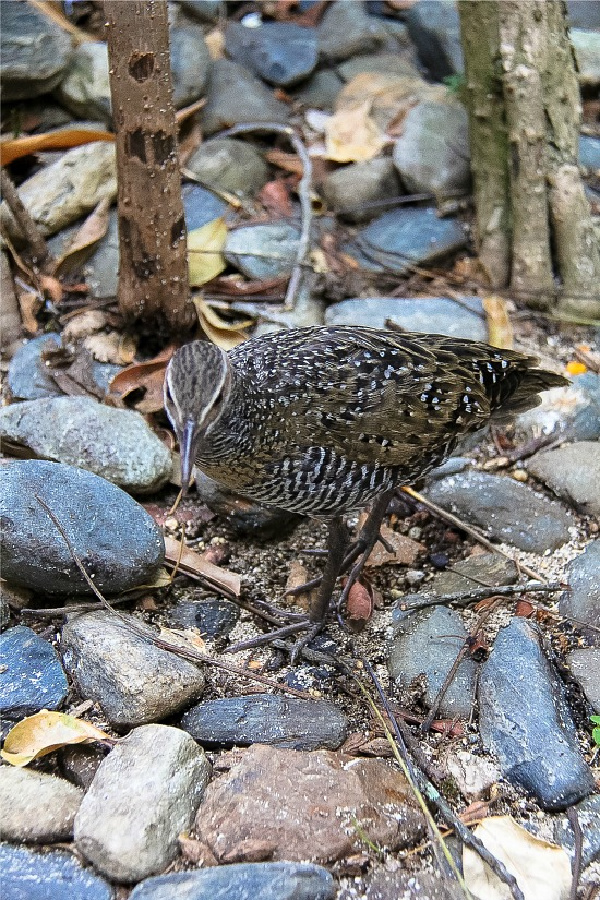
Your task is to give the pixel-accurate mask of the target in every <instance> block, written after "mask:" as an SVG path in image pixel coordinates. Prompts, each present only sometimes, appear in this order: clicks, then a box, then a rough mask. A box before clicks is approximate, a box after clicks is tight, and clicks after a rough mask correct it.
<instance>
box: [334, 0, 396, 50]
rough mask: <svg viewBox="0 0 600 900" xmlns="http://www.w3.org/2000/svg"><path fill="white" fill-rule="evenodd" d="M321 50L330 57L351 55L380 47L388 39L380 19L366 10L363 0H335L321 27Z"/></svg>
mask: <svg viewBox="0 0 600 900" xmlns="http://www.w3.org/2000/svg"><path fill="white" fill-rule="evenodd" d="M318 37H319V52H320V54H321V56H324V57H325V58H326V59H328V60H337V59H348V57H349V56H354V55H355V54H356V53H369V52H371V51H373V50H377V48H378V47H380V46H381V45H382V44H383V43H384V42H385V39H386V31H385V28H384V27H383V25H382V24H381V22H380V21H379V20H377V19H376V18H374V17H373V16H368V15H367V14H366V13H365V10H364V6H363V4H362V3H333V4H331V6H329V8H328V9H327V11H326V13H325V15H324V16H323V20H322V22H321V24H320V26H319V29H318Z"/></svg>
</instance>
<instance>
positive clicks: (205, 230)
mask: <svg viewBox="0 0 600 900" xmlns="http://www.w3.org/2000/svg"><path fill="white" fill-rule="evenodd" d="M226 240H227V226H226V224H225V219H224V218H223V217H222V216H221V217H219V218H218V219H213V220H212V222H207V223H206V225H203V226H202V227H201V228H196V229H194V231H190V232H189V234H188V254H189V270H190V287H202V285H203V284H206V282H207V281H211V280H212V279H213V278H216V277H217V275H220V274H221V272H222V271H223V269H224V268H225V266H226V265H227V263H226V261H225V255H224V251H225V241H226Z"/></svg>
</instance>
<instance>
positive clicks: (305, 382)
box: [165, 326, 567, 625]
mask: <svg viewBox="0 0 600 900" xmlns="http://www.w3.org/2000/svg"><path fill="white" fill-rule="evenodd" d="M536 362H537V360H536V359H535V358H534V357H531V356H525V355H523V354H521V353H517V352H514V351H510V350H497V349H495V348H494V347H490V346H488V345H487V344H483V343H479V342H475V341H468V340H462V339H459V338H451V337H444V336H441V335H435V334H397V333H395V332H391V331H380V330H377V329H371V328H361V327H352V326H348V327H342V326H340V327H322V328H320V327H317V328H299V329H292V330H289V331H285V332H277V333H273V334H267V335H264V336H262V337H258V338H253V339H252V340H249V341H246V342H245V343H243V344H240V345H239V346H238V347H236V348H235V349H234V350H232V351H230V352H229V353H225V352H224V351H223V350H220V349H219V348H218V347H216V346H214V345H213V344H210V343H208V342H206V341H194V342H193V343H190V344H187V345H185V346H183V347H181V349H179V350H177V352H176V353H175V354H174V355H173V358H172V359H171V362H170V363H169V366H168V369H167V374H166V379H165V407H166V410H167V413H168V416H169V418H170V420H171V423H172V425H173V428H174V430H175V433H176V435H177V437H178V439H179V443H180V447H181V468H182V483H183V485H184V488H186V487H187V486H188V484H189V481H190V476H191V470H192V466H193V465H194V463H195V464H196V465H197V466H199V468H200V469H202V471H203V472H205V473H206V474H207V475H209V476H210V477H211V478H215V479H217V480H218V481H220V482H222V483H223V484H224V485H226V486H227V487H228V488H231V489H232V490H234V491H236V492H239V493H240V494H244V495H246V496H247V497H250V498H252V499H253V500H256V501H259V502H261V503H265V504H268V505H270V506H277V507H280V508H283V509H286V510H289V511H292V512H296V513H302V514H304V515H307V516H314V517H316V518H320V519H325V520H327V521H328V523H329V540H328V550H329V553H328V559H327V563H326V567H325V571H324V574H323V579H322V582H321V589H320V592H319V596H318V599H317V600H316V601H315V603H314V604H313V606H312V608H311V611H310V619H311V622H313V623H315V624H316V625H319V624H320V623H321V622H322V621H323V618H324V616H325V613H326V611H327V607H328V604H329V601H330V599H331V594H332V591H333V589H334V586H335V581H336V579H337V577H338V575H339V574H340V570H341V569H342V568H343V567H344V558H345V553H346V550H347V533H346V529H345V525H344V521H343V516H345V515H347V514H348V513H352V512H355V511H357V510H360V509H362V508H363V507H364V506H366V505H367V504H369V503H371V502H374V505H373V509H372V512H371V515H370V517H369V520H368V522H367V526H365V528H364V529H363V531H362V532H361V535H360V536H359V547H360V548H361V549H362V550H363V551H364V552H363V554H362V562H364V560H365V559H366V558H368V554H369V552H370V550H371V549H372V547H373V544H374V542H375V541H376V540H377V536H378V534H379V526H380V524H381V520H382V517H383V515H384V514H385V510H386V507H387V503H388V500H389V497H390V492H391V491H392V490H393V489H394V488H395V487H397V486H399V485H406V484H409V483H410V482H412V481H414V480H415V479H416V478H418V477H419V476H421V475H423V474H424V473H426V472H428V471H429V470H430V469H432V468H434V467H435V466H439V465H440V464H441V463H442V462H444V460H445V459H446V458H447V457H448V456H449V455H450V453H451V452H452V450H453V449H454V447H455V445H456V444H457V442H458V441H459V439H460V438H462V437H463V436H464V435H466V434H468V433H469V432H473V431H476V430H478V429H480V428H482V427H483V426H484V425H486V423H487V422H488V421H489V420H490V418H491V417H492V416H498V415H500V416H506V415H507V414H512V413H514V412H520V411H522V410H525V409H529V408H531V407H533V406H536V405H537V404H538V403H539V402H540V398H539V396H538V394H539V392H540V391H544V390H546V389H548V388H550V387H555V386H557V385H562V384H566V383H567V382H566V379H564V378H563V377H562V376H561V375H556V374H554V373H552V372H547V371H544V370H540V369H536V368H535V365H536ZM361 542H362V543H361ZM356 558H357V554H355V555H354V559H356ZM347 559H348V558H347ZM346 567H348V563H346ZM359 570H360V567H359V568H358V569H356V568H355V569H353V570H352V576H353V577H354V578H355V577H356V576H357V574H358V572H359Z"/></svg>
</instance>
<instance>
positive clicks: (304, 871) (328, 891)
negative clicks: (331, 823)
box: [130, 862, 336, 900]
mask: <svg viewBox="0 0 600 900" xmlns="http://www.w3.org/2000/svg"><path fill="white" fill-rule="evenodd" d="M335 894H336V888H335V884H334V881H333V878H332V876H331V875H330V874H329V872H328V871H327V869H324V868H323V867H322V866H315V865H312V864H310V863H292V862H260V863H239V864H237V865H230V866H216V867H214V868H211V869H200V870H196V871H192V872H174V873H171V874H170V875H158V876H157V877H156V878H148V879H147V880H146V881H143V882H142V883H141V884H138V885H137V886H136V887H135V888H134V889H133V892H132V894H131V897H130V900H183V898H187V900H248V898H250V897H260V900H333V898H334V897H335Z"/></svg>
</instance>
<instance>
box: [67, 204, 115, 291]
mask: <svg viewBox="0 0 600 900" xmlns="http://www.w3.org/2000/svg"><path fill="white" fill-rule="evenodd" d="M110 206H111V200H110V198H108V197H105V198H104V199H103V200H101V201H100V203H98V205H97V206H96V208H95V209H94V210H93V212H91V213H90V215H89V216H88V217H87V219H86V220H85V222H84V223H83V225H82V226H81V228H80V229H79V230H78V231H77V232H76V233H75V234H74V235H73V237H72V239H71V240H70V241H69V243H68V244H67V246H66V247H65V249H64V250H63V252H62V253H61V255H60V256H59V257H58V258H57V259H56V260H55V262H54V266H53V274H54V275H67V274H69V273H70V272H73V271H75V269H78V268H79V267H80V266H81V265H82V264H83V263H84V262H85V261H86V259H87V258H88V256H89V255H90V254H91V253H92V251H93V249H94V247H95V245H96V244H97V243H98V241H100V240H101V239H102V238H103V237H104V235H105V234H106V231H107V229H108V216H109V212H110Z"/></svg>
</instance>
